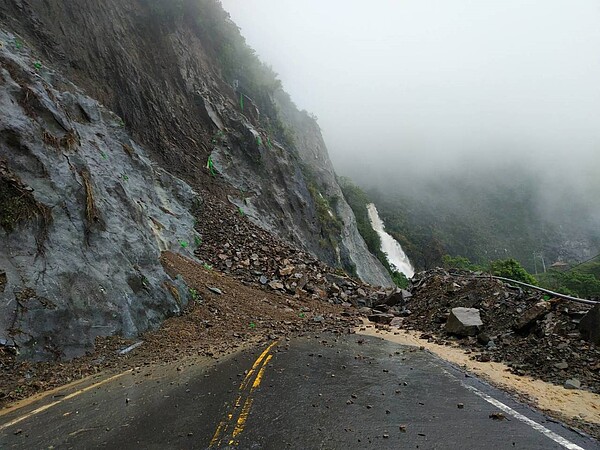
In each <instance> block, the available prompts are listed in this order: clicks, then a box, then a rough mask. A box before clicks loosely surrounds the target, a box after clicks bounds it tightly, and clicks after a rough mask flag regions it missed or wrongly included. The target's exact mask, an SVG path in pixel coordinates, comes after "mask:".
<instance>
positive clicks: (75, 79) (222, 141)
mask: <svg viewBox="0 0 600 450" xmlns="http://www.w3.org/2000/svg"><path fill="white" fill-rule="evenodd" d="M0 26H1V27H2V29H3V30H4V31H3V32H2V33H3V34H2V35H1V36H0V42H1V44H2V46H1V49H0V50H1V52H2V53H1V60H0V64H1V77H0V101H1V105H0V107H1V108H2V111H3V116H2V118H1V120H0V158H2V159H4V162H2V163H1V165H0V181H1V183H2V184H1V186H0V187H1V189H0V198H1V200H2V203H1V205H2V206H1V207H0V219H1V220H0V222H1V223H0V226H1V227H2V228H3V232H2V234H3V236H2V240H1V241H0V291H1V292H0V313H1V319H0V344H2V345H6V344H9V345H13V344H16V345H17V346H18V347H19V348H20V350H21V352H22V354H26V355H29V356H32V357H36V358H48V357H50V356H67V357H70V356H73V355H77V354H81V353H82V352H83V351H85V350H86V349H88V348H89V347H90V346H91V345H92V344H93V341H94V338H95V337H96V336H99V335H106V334H112V333H121V334H125V335H135V334H136V333H138V332H140V331H142V330H145V329H147V328H149V327H154V326H156V325H158V324H159V323H160V322H161V320H162V319H163V318H164V317H166V316H167V315H169V314H173V313H177V312H178V311H179V310H180V309H181V307H183V306H184V305H185V302H186V296H185V289H184V286H183V284H182V283H180V282H179V281H177V280H171V279H170V278H169V277H168V276H166V274H165V273H164V271H163V269H162V267H161V266H160V263H159V255H160V252H161V251H164V250H176V249H177V250H178V251H180V252H184V253H191V252H190V250H191V249H192V248H193V247H195V246H197V245H200V243H201V242H202V236H199V235H197V234H196V233H195V232H194V223H195V222H196V225H198V222H200V221H202V217H203V215H204V214H211V213H212V211H222V208H209V207H207V206H208V204H210V203H215V204H216V203H217V202H222V201H229V202H231V203H233V204H235V205H237V207H238V208H239V210H240V212H241V213H242V215H244V216H248V217H249V218H250V219H252V221H254V222H255V223H257V224H260V225H262V226H263V227H264V228H266V229H267V230H269V231H271V232H272V233H274V234H276V235H278V236H279V237H280V238H282V239H284V240H287V241H289V242H291V243H293V244H295V245H296V246H298V247H300V248H304V249H306V250H308V251H310V252H311V253H313V254H314V255H315V256H317V257H318V258H319V259H321V260H322V261H324V262H326V263H328V264H329V265H331V266H334V267H341V268H344V269H345V270H347V271H348V272H351V273H354V274H356V275H358V276H360V277H361V278H362V279H363V280H364V281H367V282H369V283H372V284H374V285H385V286H389V285H391V284H392V283H391V279H390V277H389V275H388V273H387V272H386V270H385V269H384V268H383V266H381V264H380V263H379V261H377V259H376V258H374V257H373V256H372V255H371V254H370V253H369V252H368V250H367V248H366V245H365V243H364V241H363V239H362V238H361V237H360V235H359V233H358V231H357V230H356V224H355V219H354V216H353V214H352V211H351V210H350V208H349V207H348V205H347V204H346V202H345V200H344V199H343V196H342V195H341V192H340V189H339V186H338V185H337V182H336V179H335V174H334V173H333V168H332V166H331V163H330V161H329V158H328V156H327V150H326V148H325V145H324V143H323V140H322V137H321V134H320V130H319V127H318V125H317V124H316V122H315V121H314V120H313V119H312V118H310V117H309V116H308V115H307V114H306V113H301V112H299V111H297V109H296V108H295V106H294V105H293V103H292V102H291V101H290V100H289V98H288V97H287V96H286V95H285V94H284V93H283V92H282V91H281V87H280V85H279V84H278V83H277V80H276V79H275V78H274V77H273V76H271V75H270V72H269V70H268V68H265V67H263V66H261V65H260V64H259V63H256V61H257V60H256V58H255V57H253V55H252V54H251V53H250V55H251V57H250V59H248V60H244V61H246V62H245V63H244V64H242V63H240V62H239V61H237V62H236V60H235V58H232V57H231V55H234V56H235V55H238V56H239V55H242V54H248V51H249V50H248V49H247V47H244V45H245V44H244V45H242V44H243V38H241V37H240V36H239V31H238V30H237V27H235V25H234V24H233V23H231V22H230V21H229V19H228V17H227V15H226V13H225V12H224V11H223V10H222V8H221V6H220V4H219V3H218V2H216V1H214V0H193V1H192V0H189V1H188V0H186V1H177V2H167V1H156V0H147V1H142V0H126V1H117V0H108V1H104V2H94V1H84V2H77V4H73V3H57V2H47V1H43V0H31V1H23V0H9V1H7V2H2V3H1V4H0ZM240 42H241V43H242V44H240ZM231 48H234V49H237V50H236V51H237V52H238V53H235V52H233V53H231V52H232V51H231ZM240 48H241V49H242V50H243V51H244V52H245V53H239V51H240V50H239V49H240ZM252 57H253V58H254V59H252ZM232 61H233V62H232ZM248 61H250V63H252V64H259V65H258V66H257V67H258V69H257V68H256V67H255V68H253V69H250V68H249V66H248V64H249V63H248ZM247 63H248V64H247ZM233 68H234V69H235V70H233ZM256 74H260V76H258V75H256ZM261 77H262V78H261ZM234 86H235V87H234ZM111 111H114V112H115V113H116V114H115V113H113V112H111ZM196 192H197V193H198V194H196ZM196 228H197V229H201V227H198V226H196Z"/></svg>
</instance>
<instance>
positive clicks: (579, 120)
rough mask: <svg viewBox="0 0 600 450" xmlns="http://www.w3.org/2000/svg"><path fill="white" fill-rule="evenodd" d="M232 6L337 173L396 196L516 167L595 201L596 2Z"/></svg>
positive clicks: (265, 2)
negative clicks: (419, 185)
mask: <svg viewBox="0 0 600 450" xmlns="http://www.w3.org/2000/svg"><path fill="white" fill-rule="evenodd" d="M222 3H223V6H224V7H225V9H226V10H227V11H229V12H230V14H231V16H232V19H233V20H234V22H236V23H237V24H238V26H239V27H240V28H241V31H242V34H243V35H244V36H245V37H246V39H247V42H248V43H249V45H250V46H252V47H253V48H254V49H256V51H257V53H258V54H259V56H260V57H261V58H262V59H263V60H264V61H265V62H267V63H268V64H271V65H272V66H273V68H274V70H275V71H276V72H277V73H279V75H280V78H281V80H282V81H283V84H284V87H285V89H286V90H287V91H288V92H289V93H290V95H291V97H292V99H293V100H294V102H295V103H296V104H297V105H298V107H299V108H301V109H306V110H308V111H310V112H312V113H315V114H316V115H317V116H318V118H319V124H320V126H321V128H322V131H323V134H324V137H325V140H326V143H327V145H328V148H329V153H330V156H331V158H332V161H333V163H334V166H335V168H336V171H337V172H338V173H339V174H343V175H350V176H351V177H353V178H354V179H356V180H357V181H359V182H361V183H363V184H365V183H366V184H369V183H371V184H373V183H378V184H381V183H382V180H385V183H388V184H394V183H396V182H398V183H400V182H401V181H402V180H409V181H410V180H413V179H414V177H415V176H422V177H432V176H433V177H439V176H443V175H444V172H445V171H448V170H452V171H457V170H458V171H460V172H464V173H466V174H468V173H469V172H478V171H480V169H481V168H482V167H486V168H487V169H488V170H489V169H490V168H492V169H493V168H495V167H497V168H498V170H501V169H500V168H501V167H504V166H512V165H514V163H517V164H518V165H521V166H523V167H528V168H531V169H532V170H533V171H535V172H536V173H538V174H540V179H541V180H543V182H545V183H547V184H549V185H551V186H555V187H556V186H560V187H561V189H563V190H564V191H570V192H571V193H573V190H576V192H577V193H583V192H591V193H596V192H597V191H596V188H597V186H598V185H597V184H596V185H594V186H592V185H593V184H594V183H597V182H598V178H599V177H598V174H600V164H599V161H600V124H599V123H598V121H599V119H600V54H599V53H598V49H600V26H599V24H600V2H598V1H597V0H562V1H560V0H538V1H527V0H504V1H502V2H500V1H481V0H472V1H469V0H437V1H435V0H372V1H369V2H366V1H364V0H360V1H358V0H302V1H298V0H223V1H222ZM586 198H587V199H588V200H589V202H592V201H597V200H596V198H594V197H593V196H592V195H590V196H589V197H586ZM596 204H597V203H596ZM599 209H600V208H599Z"/></svg>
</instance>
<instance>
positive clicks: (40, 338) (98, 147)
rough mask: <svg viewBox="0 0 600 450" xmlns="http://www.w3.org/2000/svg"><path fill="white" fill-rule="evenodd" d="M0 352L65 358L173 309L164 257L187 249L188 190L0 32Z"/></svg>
mask: <svg viewBox="0 0 600 450" xmlns="http://www.w3.org/2000/svg"><path fill="white" fill-rule="evenodd" d="M0 43H1V44H2V45H1V46H0V110H1V111H2V114H1V115H0V197H1V198H2V204H1V205H0V224H1V225H2V228H3V229H0V279H2V282H1V283H0V344H3V345H7V344H8V345H15V346H17V347H18V349H19V351H20V352H21V353H22V354H23V355H24V356H28V357H31V358H34V359H47V358H51V357H67V358H69V357H73V356H76V355H79V354H81V353H82V352H84V351H86V350H87V349H90V348H91V347H92V345H93V343H94V339H95V338H96V337H97V336H100V335H109V334H115V333H118V334H123V335H125V336H134V335H136V334H138V333H139V332H141V331H144V330H146V329H148V328H152V327H156V326H158V325H159V324H160V323H161V321H162V320H163V319H164V318H165V317H167V316H169V315H172V314H175V313H177V312H179V311H180V310H181V308H182V307H183V306H185V303H186V290H185V288H184V286H183V284H182V283H180V282H179V281H177V280H171V279H170V278H169V276H168V275H167V274H166V273H165V272H164V271H163V268H162V266H161V265H160V262H159V256H160V253H161V251H164V250H178V251H182V252H187V253H189V252H190V250H191V249H192V247H193V244H194V241H195V233H194V218H193V217H192V215H191V213H190V210H191V209H192V208H193V206H194V202H198V201H199V199H198V197H197V196H196V194H195V193H194V191H192V189H191V188H190V187H189V186H188V185H187V184H185V183H183V182H182V181H180V180H178V179H176V178H174V177H173V176H172V175H170V174H168V173H167V172H166V171H164V170H163V169H161V168H159V167H156V166H154V165H153V164H152V163H151V162H150V160H149V159H148V157H147V156H146V152H145V150H144V148H143V147H142V146H140V145H138V144H137V143H136V142H135V141H134V140H133V139H131V136H130V135H129V134H128V133H127V132H126V131H125V129H124V127H123V126H122V121H121V119H120V118H119V117H118V116H116V115H114V114H113V113H111V112H109V111H108V110H107V109H105V108H104V107H103V106H101V105H100V104H99V103H98V102H96V101H95V100H92V99H91V98H89V97H87V96H85V95H84V94H83V93H82V92H81V91H80V90H79V89H78V88H77V87H76V86H74V85H73V84H71V83H69V82H68V81H67V80H65V79H63V78H62V77H61V75H60V74H58V73H56V72H54V71H53V70H51V69H50V68H49V67H47V66H46V65H44V64H42V63H40V60H39V57H38V56H37V55H35V54H34V53H32V51H31V50H30V49H28V48H27V47H26V46H25V44H24V43H23V41H22V40H21V39H20V38H18V37H17V36H15V35H11V34H9V33H5V32H0Z"/></svg>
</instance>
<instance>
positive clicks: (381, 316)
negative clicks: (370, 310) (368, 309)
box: [369, 313, 394, 325]
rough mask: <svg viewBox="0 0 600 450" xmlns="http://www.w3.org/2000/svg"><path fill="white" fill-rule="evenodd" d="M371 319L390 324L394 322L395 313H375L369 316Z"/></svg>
mask: <svg viewBox="0 0 600 450" xmlns="http://www.w3.org/2000/svg"><path fill="white" fill-rule="evenodd" d="M369 320H370V321H371V322H375V323H383V324H386V325H389V324H390V323H391V322H392V320H394V315H393V314H387V313H375V314H371V315H370V316H369Z"/></svg>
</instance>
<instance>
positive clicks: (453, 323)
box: [446, 307, 483, 336]
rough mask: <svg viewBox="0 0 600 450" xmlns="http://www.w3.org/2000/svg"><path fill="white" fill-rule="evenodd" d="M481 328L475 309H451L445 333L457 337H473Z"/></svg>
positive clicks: (479, 318) (481, 323)
mask: <svg viewBox="0 0 600 450" xmlns="http://www.w3.org/2000/svg"><path fill="white" fill-rule="evenodd" d="M482 326H483V322H482V321H481V316H480V315H479V310H478V309H477V308H462V307H459V308H452V310H451V312H450V316H448V321H447V322H446V331H447V332H448V333H451V334H456V335H457V336H475V335H477V334H478V333H479V330H480V329H481V327H482Z"/></svg>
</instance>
